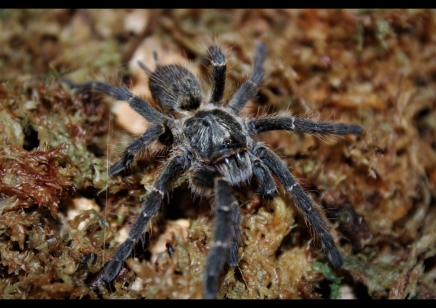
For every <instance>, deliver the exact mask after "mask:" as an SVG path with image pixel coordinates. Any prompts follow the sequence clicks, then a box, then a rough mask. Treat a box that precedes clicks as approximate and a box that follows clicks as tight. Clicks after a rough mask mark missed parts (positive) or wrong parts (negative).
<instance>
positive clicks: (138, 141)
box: [109, 124, 173, 176]
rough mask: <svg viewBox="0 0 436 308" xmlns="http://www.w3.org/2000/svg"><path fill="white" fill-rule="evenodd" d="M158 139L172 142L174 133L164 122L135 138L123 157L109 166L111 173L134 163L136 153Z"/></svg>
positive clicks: (115, 172) (165, 142)
mask: <svg viewBox="0 0 436 308" xmlns="http://www.w3.org/2000/svg"><path fill="white" fill-rule="evenodd" d="M156 140H159V141H161V143H163V144H165V145H171V144H172V141H173V135H172V133H171V131H170V130H169V129H168V130H166V127H165V125H164V124H154V125H152V126H150V127H149V128H148V129H147V130H146V131H145V133H143V134H142V135H141V136H139V137H137V138H135V139H133V141H131V142H130V143H129V145H128V146H127V148H126V149H125V150H124V152H123V156H122V157H121V159H120V160H119V161H118V162H116V163H115V164H113V165H112V166H111V167H110V168H109V175H111V176H112V175H115V174H118V173H120V172H122V171H124V169H126V168H127V167H128V166H130V165H131V164H132V162H133V159H134V157H135V155H136V154H138V153H139V152H141V150H142V149H144V148H146V147H147V146H148V145H150V144H151V143H152V142H153V141H156Z"/></svg>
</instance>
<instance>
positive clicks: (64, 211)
mask: <svg viewBox="0 0 436 308" xmlns="http://www.w3.org/2000/svg"><path fill="white" fill-rule="evenodd" d="M435 33H436V11H434V10H266V9H262V10H200V9H187V10H155V11H147V10H66V9H61V10H9V9H8V10H1V11H0V46H1V48H0V68H1V70H0V72H1V73H0V140H1V144H2V148H1V149H0V292H1V293H0V294H1V298H5V299H6V298H141V297H145V298H202V290H201V284H202V275H203V271H204V262H205V258H206V255H207V252H208V250H209V249H210V247H211V246H210V245H211V244H212V240H213V239H212V234H213V232H212V230H213V229H212V228H213V219H212V218H213V216H212V211H211V209H210V207H209V203H208V200H194V199H193V198H192V197H191V194H190V192H189V187H188V186H187V185H186V183H183V181H182V180H183V179H182V180H180V181H178V182H177V183H175V185H174V186H175V188H174V191H173V192H172V193H171V194H169V196H170V198H169V201H165V202H164V204H163V207H162V210H161V212H160V214H159V215H158V216H157V217H156V218H155V219H154V220H153V222H152V224H151V226H149V228H148V229H147V231H148V236H146V237H145V239H144V243H143V246H141V245H138V247H137V249H136V254H135V257H136V258H131V259H129V260H127V262H126V268H125V269H124V270H123V271H122V273H121V275H120V276H119V277H118V278H117V279H116V280H115V282H114V284H113V285H111V286H108V285H104V284H102V283H101V281H100V279H101V272H99V270H100V269H101V268H102V266H103V265H104V263H105V262H107V260H108V259H110V258H111V256H112V255H113V253H114V251H115V249H116V247H117V246H118V244H119V243H120V241H122V238H123V236H125V234H126V230H128V228H129V226H130V224H131V223H132V222H133V221H134V220H135V217H136V215H137V213H138V210H139V206H140V203H141V200H142V199H143V198H144V197H145V196H146V194H147V190H148V189H150V187H151V185H152V183H153V179H154V178H155V177H156V175H157V174H158V172H159V167H160V165H161V162H162V160H163V158H162V157H155V156H154V154H155V153H154V152H150V153H144V157H143V159H142V160H140V161H138V162H137V163H136V164H134V166H133V167H132V169H131V171H130V172H129V173H128V175H127V176H125V177H121V176H115V177H108V176H107V170H108V166H109V165H110V164H111V163H113V162H115V161H116V160H117V158H118V157H119V155H120V151H121V150H122V149H123V147H124V146H125V145H126V144H127V143H128V141H129V140H131V138H133V136H134V135H135V134H138V133H141V131H143V129H144V128H145V127H146V126H147V124H146V123H144V121H143V120H142V119H141V118H140V117H138V115H136V114H135V113H134V112H132V111H131V110H129V109H128V108H127V107H126V104H125V102H114V101H113V100H110V99H105V98H102V97H97V96H90V95H87V94H80V95H79V94H77V93H74V91H72V90H71V89H69V88H68V85H67V84H65V83H63V82H62V78H63V77H65V78H68V79H70V80H73V81H74V82H78V83H80V82H86V81H91V80H98V81H104V82H110V83H112V84H115V85H117V86H120V85H123V84H125V85H126V86H128V87H129V88H131V89H132V91H133V92H134V93H136V94H138V95H143V96H144V97H148V96H149V93H148V90H147V82H146V80H145V76H144V73H143V72H142V71H141V70H140V69H139V67H138V65H137V63H136V60H137V59H141V60H142V61H144V62H145V63H146V65H147V66H149V67H153V60H152V59H153V58H152V52H153V50H156V51H158V53H159V56H160V59H161V61H162V62H164V63H170V62H178V63H183V64H186V65H187V66H188V67H189V68H190V69H191V70H192V71H194V72H196V73H197V74H198V75H201V76H207V69H206V67H205V65H204V64H206V63H207V60H206V58H205V57H204V54H205V51H206V47H205V46H207V45H208V44H210V43H211V42H219V44H220V45H221V46H222V47H223V49H225V50H226V55H227V59H228V67H229V70H228V82H227V88H226V97H230V96H231V95H232V93H234V91H235V89H237V87H238V86H239V85H240V84H241V83H242V82H243V81H244V80H245V79H246V77H247V76H249V74H250V72H251V63H252V58H253V54H254V41H255V40H256V39H258V40H261V41H262V42H264V43H265V44H266V46H267V49H268V56H267V59H266V63H265V71H266V78H265V80H264V81H263V83H262V86H261V88H260V91H259V94H258V96H257V99H255V100H253V101H251V102H250V103H249V104H247V107H246V108H245V109H244V113H245V114H250V113H254V114H267V113H279V112H281V111H283V110H289V111H290V112H292V113H293V114H295V115H298V116H303V117H309V118H311V119H313V120H318V121H338V122H339V121H341V122H345V123H355V124H359V125H361V126H362V127H364V129H365V133H364V135H363V136H362V137H360V138H354V137H337V138H331V137H328V138H321V139H320V138H318V137H315V136H309V135H304V134H300V133H294V134H288V133H286V132H268V133H264V134H262V135H260V136H259V140H262V141H265V142H266V143H268V144H269V145H271V148H273V149H275V150H276V152H277V153H278V154H279V155H280V156H281V157H282V158H283V160H284V162H285V164H286V165H287V166H288V167H289V168H290V169H291V171H292V173H293V174H294V175H295V176H296V177H297V178H298V179H299V180H300V182H301V184H302V185H303V186H304V188H305V189H306V190H307V191H308V192H309V193H310V195H311V197H312V198H313V199H314V201H315V203H316V204H319V205H321V206H322V207H323V208H324V210H325V212H326V216H327V217H329V219H330V222H331V224H332V227H333V228H332V229H333V230H334V237H335V240H336V242H337V245H338V247H339V249H340V251H341V253H342V255H343V258H344V261H345V262H344V266H343V268H342V269H340V270H334V271H332V270H331V269H330V268H329V267H328V266H327V265H328V264H327V260H326V258H325V255H324V253H323V252H322V250H321V249H320V245H319V241H318V240H316V239H315V240H313V237H312V235H313V232H311V230H310V229H309V228H308V227H307V226H306V224H305V221H304V219H303V217H302V216H301V214H300V213H299V212H298V211H297V210H296V208H295V206H294V204H293V200H292V198H291V197H289V196H287V195H285V194H284V191H283V190H280V194H279V196H278V197H277V198H276V199H275V200H274V201H272V202H267V201H265V200H262V199H261V198H260V197H259V195H258V194H256V185H255V184H256V183H255V181H253V183H252V184H251V185H249V186H247V187H245V188H242V189H238V191H237V198H238V200H239V201H240V206H241V213H242V224H241V225H242V227H241V230H242V237H241V247H240V251H239V257H240V262H239V265H238V267H236V268H231V269H228V270H226V271H225V273H223V277H222V287H221V289H220V291H219V294H218V297H220V298H329V297H332V298H338V297H342V298H367V297H371V298H436V283H435V279H436V257H435V255H436V232H435V230H436V207H435V205H436V137H435V136H436V108H435V105H436V99H435V98H436V34H435ZM208 81H209V78H207V77H202V83H203V85H206V84H208ZM205 90H206V91H207V88H206V87H205ZM167 244H170V246H168V245H167ZM166 246H168V247H172V249H173V250H174V255H173V257H172V258H170V256H169V254H168V251H167V250H168V248H166ZM144 248H147V249H144ZM90 287H91V288H90Z"/></svg>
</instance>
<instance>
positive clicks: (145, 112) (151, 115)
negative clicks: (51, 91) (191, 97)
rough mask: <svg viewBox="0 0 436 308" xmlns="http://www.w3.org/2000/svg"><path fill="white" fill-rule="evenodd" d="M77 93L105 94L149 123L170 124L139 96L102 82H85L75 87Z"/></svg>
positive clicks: (168, 120)
mask: <svg viewBox="0 0 436 308" xmlns="http://www.w3.org/2000/svg"><path fill="white" fill-rule="evenodd" d="M77 89H78V90H79V91H95V92H100V93H104V94H107V95H109V96H111V97H113V98H115V99H117V100H122V101H127V102H128V103H129V105H130V107H132V108H133V110H135V111H136V112H137V113H139V114H140V115H142V116H143V117H144V118H145V119H146V120H147V121H149V122H151V123H167V122H171V118H170V117H168V116H166V115H164V114H163V113H160V112H159V111H157V110H156V109H154V108H153V107H152V106H151V105H149V104H148V103H147V102H146V101H145V100H143V99H142V98H140V97H139V96H136V95H133V93H132V92H130V91H129V90H127V89H126V88H117V87H114V86H111V85H108V84H105V83H102V82H87V83H84V84H81V85H77Z"/></svg>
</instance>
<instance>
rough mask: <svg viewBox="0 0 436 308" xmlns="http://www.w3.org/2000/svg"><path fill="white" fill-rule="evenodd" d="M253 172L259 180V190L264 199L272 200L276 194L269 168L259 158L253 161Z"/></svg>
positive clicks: (275, 186)
mask: <svg viewBox="0 0 436 308" xmlns="http://www.w3.org/2000/svg"><path fill="white" fill-rule="evenodd" d="M253 173H254V175H255V176H256V177H257V179H258V180H259V182H260V186H259V190H260V191H259V192H260V194H261V195H262V197H264V198H265V199H268V200H272V199H274V198H275V196H276V194H277V185H276V182H275V181H274V178H273V176H272V174H271V172H270V171H269V169H268V168H267V167H266V166H265V165H264V164H262V162H261V161H260V160H259V159H257V158H256V159H255V160H254V162H253Z"/></svg>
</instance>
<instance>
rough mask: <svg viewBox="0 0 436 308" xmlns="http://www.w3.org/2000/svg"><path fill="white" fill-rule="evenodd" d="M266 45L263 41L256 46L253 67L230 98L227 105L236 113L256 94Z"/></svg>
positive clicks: (260, 79) (261, 75) (261, 73)
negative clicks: (246, 78)
mask: <svg viewBox="0 0 436 308" xmlns="http://www.w3.org/2000/svg"><path fill="white" fill-rule="evenodd" d="M265 55H266V47H265V44H263V43H258V44H257V46H256V54H255V56H254V68H253V73H252V74H251V76H250V78H249V79H248V80H247V81H246V82H244V83H243V84H242V86H241V87H240V88H239V90H238V91H236V93H235V95H234V96H233V98H232V99H231V100H230V103H229V107H230V109H231V110H232V111H233V113H234V114H236V115H238V114H239V112H241V110H242V108H244V106H245V104H246V103H247V102H248V101H249V100H250V99H251V98H253V96H255V95H256V94H257V87H258V86H259V84H260V82H261V81H262V78H263V63H264V62H265Z"/></svg>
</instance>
